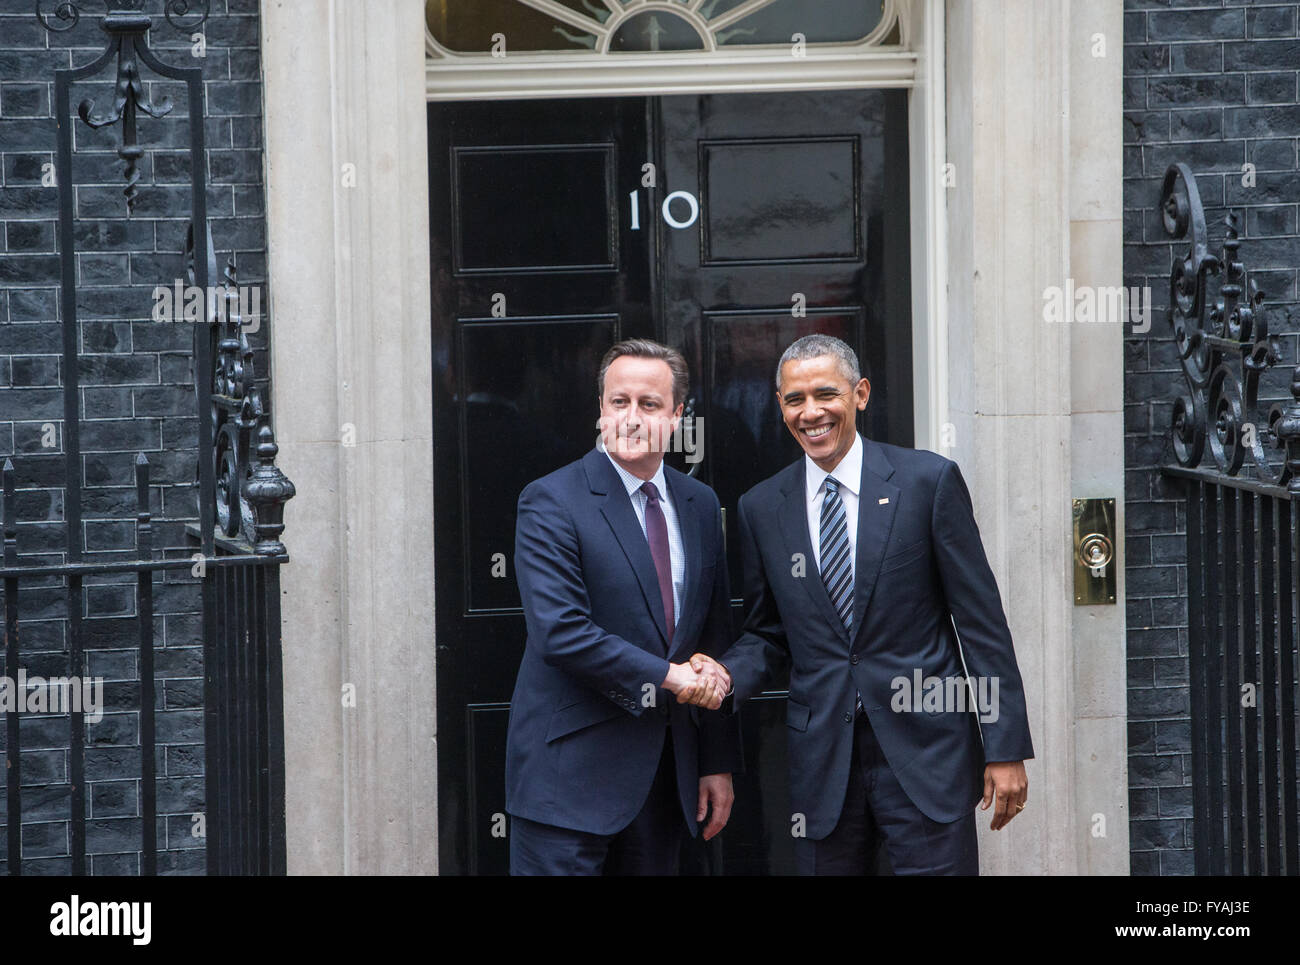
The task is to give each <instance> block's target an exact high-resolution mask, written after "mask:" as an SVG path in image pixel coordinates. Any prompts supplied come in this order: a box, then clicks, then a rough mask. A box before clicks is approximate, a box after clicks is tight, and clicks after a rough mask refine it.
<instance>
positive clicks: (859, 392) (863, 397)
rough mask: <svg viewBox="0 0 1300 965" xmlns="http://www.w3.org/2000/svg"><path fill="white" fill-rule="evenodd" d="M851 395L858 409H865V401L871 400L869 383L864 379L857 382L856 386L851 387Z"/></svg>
mask: <svg viewBox="0 0 1300 965" xmlns="http://www.w3.org/2000/svg"><path fill="white" fill-rule="evenodd" d="M853 395H854V400H855V401H856V403H857V407H858V409H859V410H862V409H865V408H866V407H867V400H868V399H870V398H871V383H870V382H868V381H867V380H866V379H861V380H859V382H858V384H857V385H856V386H854V387H853Z"/></svg>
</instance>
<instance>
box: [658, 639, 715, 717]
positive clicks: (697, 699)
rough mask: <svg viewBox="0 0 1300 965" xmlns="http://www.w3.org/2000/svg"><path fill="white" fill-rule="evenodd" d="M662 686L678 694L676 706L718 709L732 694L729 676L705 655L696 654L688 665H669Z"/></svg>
mask: <svg viewBox="0 0 1300 965" xmlns="http://www.w3.org/2000/svg"><path fill="white" fill-rule="evenodd" d="M663 687H664V689H665V690H667V691H669V692H670V693H674V694H676V695H677V702H678V703H679V704H695V705H696V706H697V707H703V708H705V709H706V710H717V709H718V708H719V707H721V706H722V699H723V698H724V697H726V696H727V694H728V693H729V692H730V691H731V674H729V673H727V668H726V667H724V666H722V664H720V663H718V662H717V661H716V660H714V659H713V658H712V657H710V656H709V655H708V654H706V653H697V654H695V655H694V656H693V657H691V659H690V662H689V663H674V664H669V666H668V676H667V677H665V678H664V682H663Z"/></svg>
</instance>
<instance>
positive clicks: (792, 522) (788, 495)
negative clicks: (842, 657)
mask: <svg viewBox="0 0 1300 965" xmlns="http://www.w3.org/2000/svg"><path fill="white" fill-rule="evenodd" d="M804 477H805V472H804V464H803V460H802V459H800V460H799V461H798V462H797V463H795V464H794V466H793V467H792V471H791V478H789V479H787V480H786V482H785V484H784V485H783V486H782V487H781V491H782V492H783V493H785V501H784V502H782V503H781V505H780V507H779V508H778V509H777V516H778V517H779V519H780V521H781V533H782V535H783V536H784V537H785V548H786V551H787V553H788V554H789V556H790V564H791V566H793V565H794V563H795V560H794V554H796V553H799V554H802V556H803V559H804V566H805V568H804V575H803V576H802V577H796V578H795V579H796V581H797V582H799V583H802V584H803V588H804V589H805V590H807V591H808V595H809V597H811V598H812V602H813V606H815V607H817V609H818V611H819V612H820V613H821V615H822V618H823V619H824V620H826V622H827V623H828V624H830V625H831V626H832V627H834V628H835V629H836V631H837V632H838V633H839V635H840V637H841V638H842V639H843V640H844V642H845V643H846V644H847V643H848V642H849V633H848V631H847V630H846V629H845V628H844V621H843V620H841V619H840V615H839V613H838V611H836V609H835V606H834V604H832V603H831V597H830V594H829V593H827V592H826V584H825V583H824V582H822V575H821V571H819V570H818V569H817V556H816V554H815V553H814V552H813V546H812V537H811V535H810V534H809V532H808V496H807V488H808V487H807V483H806V480H805V478H804ZM860 518H861V517H859V519H860Z"/></svg>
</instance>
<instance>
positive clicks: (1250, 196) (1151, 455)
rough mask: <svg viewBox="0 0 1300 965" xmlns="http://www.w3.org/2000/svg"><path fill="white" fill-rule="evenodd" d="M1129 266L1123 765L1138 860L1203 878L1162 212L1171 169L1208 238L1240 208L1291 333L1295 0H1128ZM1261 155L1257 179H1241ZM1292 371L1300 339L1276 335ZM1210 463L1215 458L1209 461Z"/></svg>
mask: <svg viewBox="0 0 1300 965" xmlns="http://www.w3.org/2000/svg"><path fill="white" fill-rule="evenodd" d="M1124 10H1125V13H1124V274H1125V276H1126V284H1128V285H1150V286H1151V292H1152V327H1151V331H1150V332H1149V333H1147V334H1146V335H1133V334H1131V330H1130V334H1129V335H1128V337H1127V338H1126V339H1125V375H1124V433H1125V439H1124V442H1125V473H1124V476H1125V504H1126V509H1127V526H1126V531H1125V536H1126V539H1127V546H1128V555H1127V559H1126V562H1125V576H1126V579H1127V585H1128V713H1129V726H1128V738H1129V747H1128V763H1129V785H1130V787H1129V805H1130V808H1131V811H1130V823H1129V832H1130V836H1131V853H1132V859H1131V869H1132V872H1133V874H1142V875H1156V874H1160V875H1185V874H1191V873H1192V872H1193V861H1192V850H1191V849H1192V844H1193V837H1192V830H1193V829H1192V773H1191V758H1190V750H1191V736H1190V721H1189V713H1190V701H1189V693H1188V663H1187V630H1186V627H1187V612H1186V593H1187V575H1186V566H1185V562H1186V549H1185V542H1184V539H1185V537H1184V535H1183V534H1184V526H1185V515H1184V508H1183V505H1182V502H1181V500H1180V498H1179V494H1178V490H1177V488H1176V487H1175V486H1174V485H1171V484H1169V483H1166V482H1165V481H1164V480H1162V478H1161V477H1160V474H1159V472H1158V471H1157V468H1156V467H1158V466H1160V465H1161V464H1165V463H1171V462H1172V461H1173V456H1172V449H1171V446H1170V443H1169V419H1170V413H1171V407H1172V403H1173V399H1174V398H1175V396H1176V395H1177V394H1178V393H1179V390H1180V387H1181V385H1182V376H1181V374H1180V371H1179V366H1178V360H1177V356H1176V354H1175V351H1174V346H1173V343H1172V341H1171V339H1170V337H1169V335H1168V329H1167V328H1166V326H1165V323H1164V311H1165V307H1166V305H1167V304H1168V294H1167V289H1168V277H1169V267H1170V260H1171V256H1172V253H1173V250H1174V247H1173V246H1171V245H1170V244H1167V243H1166V242H1165V236H1164V233H1163V230H1162V228H1161V225H1160V219H1159V217H1158V214H1157V212H1156V210H1155V208H1156V204H1157V202H1158V200H1159V195H1160V183H1161V179H1162V177H1163V174H1164V171H1165V168H1166V167H1167V166H1168V165H1169V164H1170V163H1172V162H1174V161H1184V162H1186V163H1187V164H1188V165H1190V167H1191V168H1192V170H1193V171H1194V172H1195V173H1196V175H1197V183H1198V185H1199V187H1200V191H1201V197H1202V199H1203V201H1204V202H1205V205H1206V220H1207V223H1208V224H1209V226H1210V236H1211V239H1212V241H1213V245H1212V248H1217V245H1218V243H1219V242H1220V241H1221V240H1222V238H1223V236H1224V228H1223V217H1224V215H1225V213H1226V211H1227V207H1225V206H1231V207H1232V208H1233V209H1235V210H1237V211H1238V212H1240V213H1241V214H1242V215H1243V216H1244V217H1243V220H1242V221H1241V223H1240V226H1239V230H1240V231H1241V234H1242V236H1243V237H1244V238H1245V241H1244V242H1243V243H1242V246H1241V258H1242V261H1243V262H1244V263H1245V264H1246V266H1247V268H1248V269H1251V270H1252V277H1253V278H1254V280H1255V282H1256V284H1257V285H1258V286H1259V288H1260V289H1261V290H1263V291H1264V292H1265V293H1266V294H1267V295H1268V304H1270V305H1272V306H1274V307H1273V309H1272V313H1271V314H1270V316H1269V322H1270V326H1271V329H1272V330H1273V331H1283V332H1288V333H1290V332H1294V330H1295V328H1296V325H1295V322H1296V321H1300V314H1297V312H1296V308H1297V305H1296V297H1297V292H1296V268H1297V265H1300V232H1298V230H1297V202H1300V167H1298V165H1297V154H1296V150H1297V147H1296V144H1297V137H1298V136H1300V100H1298V99H1297V69H1300V40H1298V39H1297V19H1298V18H1300V4H1296V3H1241V2H1226V3H1213V2H1207V0H1199V2H1179V0H1164V2H1158V0H1125V4H1124ZM1246 163H1250V164H1253V165H1255V185H1254V187H1246V186H1243V184H1242V178H1243V173H1244V172H1243V165H1244V164H1246ZM1281 342H1282V349H1283V364H1282V366H1280V369H1281V370H1282V371H1280V372H1279V373H1278V375H1280V376H1281V379H1280V381H1278V380H1276V379H1275V380H1274V388H1275V389H1278V388H1280V387H1282V386H1284V385H1285V383H1286V382H1287V381H1289V376H1290V371H1291V367H1292V366H1293V365H1294V364H1295V361H1296V358H1297V355H1296V348H1297V346H1296V338H1295V336H1294V335H1286V336H1283V338H1282V339H1281ZM1207 458H1208V456H1207Z"/></svg>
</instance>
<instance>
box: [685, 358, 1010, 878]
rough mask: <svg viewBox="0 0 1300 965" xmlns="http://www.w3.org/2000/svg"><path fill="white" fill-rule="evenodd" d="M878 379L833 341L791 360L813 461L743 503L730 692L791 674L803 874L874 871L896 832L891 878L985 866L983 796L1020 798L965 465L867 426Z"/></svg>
mask: <svg viewBox="0 0 1300 965" xmlns="http://www.w3.org/2000/svg"><path fill="white" fill-rule="evenodd" d="M870 389H871V387H870V384H869V383H868V381H867V380H866V379H864V378H862V376H861V373H860V371H859V368H858V360H857V356H856V355H855V354H854V352H853V350H852V349H851V348H850V347H849V346H848V345H846V344H845V343H844V342H842V341H840V340H839V339H835V338H831V337H829V336H824V335H809V336H805V337H804V338H801V339H799V340H798V341H796V342H795V343H794V344H792V345H791V346H790V347H789V348H788V349H787V350H786V352H785V354H784V355H783V356H782V358H781V361H780V364H779V365H778V367H777V396H778V398H779V401H780V404H781V411H782V418H783V419H784V420H785V424H786V426H787V427H788V428H789V430H790V432H791V433H793V434H794V437H795V438H796V439H797V440H798V441H799V445H800V446H802V447H803V450H804V454H805V456H804V458H803V459H801V460H799V461H798V462H797V463H795V464H794V465H792V466H790V467H788V468H787V469H785V470H783V471H781V472H779V473H777V474H776V475H775V476H773V477H771V478H770V479H767V480H765V481H764V482H761V483H759V484H758V485H757V486H755V487H754V488H753V489H751V490H750V491H749V492H747V493H746V494H745V495H744V496H743V497H742V498H741V500H740V506H739V520H740V534H741V540H742V552H743V555H744V567H745V573H744V593H745V625H744V632H743V635H742V636H741V637H740V639H739V640H738V641H737V642H736V643H735V644H734V645H733V646H732V647H731V648H730V649H729V650H727V651H726V653H725V654H724V655H723V657H722V658H721V660H722V665H723V667H724V668H725V670H727V671H728V672H729V673H730V675H731V678H732V685H733V688H734V692H733V700H734V701H736V702H739V701H741V700H743V699H745V698H748V697H752V696H754V695H755V694H757V693H759V692H760V691H761V690H762V688H763V685H764V683H765V682H766V681H768V680H769V679H770V677H771V676H772V675H773V673H774V672H775V671H776V670H777V669H778V668H779V667H781V666H784V665H785V664H787V663H788V664H789V665H790V667H791V674H790V699H789V703H788V706H787V713H786V724H787V735H788V737H789V760H790V792H791V806H792V809H793V811H794V814H793V815H792V830H793V833H794V834H795V835H796V861H797V862H798V866H799V870H800V872H801V873H805V874H864V873H867V872H868V870H869V869H871V868H872V867H873V866H874V864H875V858H876V852H877V849H878V847H879V845H880V844H881V842H882V841H883V843H884V846H885V848H886V851H887V855H888V859H889V864H890V866H891V867H892V870H893V871H894V873H896V874H978V873H979V860H978V853H977V848H976V843H975V814H974V808H975V804H976V802H978V801H980V799H981V797H982V798H983V807H984V808H985V809H987V808H988V807H989V805H990V803H991V802H992V801H993V800H994V799H996V802H997V808H996V812H995V814H994V817H993V820H992V827H993V828H994V829H999V828H1001V827H1003V826H1005V825H1006V823H1007V822H1008V821H1010V820H1011V819H1012V818H1014V817H1015V816H1016V814H1017V813H1018V812H1019V811H1020V809H1022V808H1023V807H1024V806H1025V800H1026V796H1027V789H1028V779H1027V778H1026V775H1025V767H1024V763H1023V761H1025V760H1026V759H1028V758H1031V757H1033V745H1032V744H1031V742H1030V736H1029V725H1028V720H1027V718H1026V714H1025V697H1024V690H1023V687H1022V685H1021V680H1020V672H1019V670H1018V668H1017V666H1016V658H1015V654H1014V652H1013V650H1012V645H1011V634H1010V631H1009V630H1008V628H1007V623H1006V618H1005V616H1004V614H1003V610H1002V601H1001V597H1000V596H999V594H998V588H997V584H996V582H995V581H994V578H993V573H992V571H991V570H990V568H989V564H988V561H987V559H986V557H985V554H984V549H983V546H982V545H981V543H980V536H979V530H978V528H977V527H976V524H975V519H974V513H973V510H972V507H971V500H970V494H969V493H968V492H967V489H966V484H965V482H964V481H963V480H962V476H961V472H960V470H959V469H958V468H957V464H956V463H955V462H952V461H951V460H949V459H945V458H944V457H942V456H940V455H937V454H935V453H932V452H926V451H919V450H912V449H903V448H900V447H897V446H890V445H884V444H881V443H878V442H873V441H871V440H869V439H864V438H862V437H861V436H860V435H859V434H858V433H857V431H856V428H855V419H856V414H857V412H858V411H860V410H862V409H865V408H866V405H867V399H868V397H869V395H870ZM954 624H955V627H956V629H955V631H954ZM963 657H964V660H965V666H964V667H963ZM693 663H694V664H695V665H696V666H698V667H701V668H703V667H706V666H708V665H709V663H710V661H709V659H708V658H706V657H698V658H696V659H695V660H694V661H693ZM981 737H982V744H981Z"/></svg>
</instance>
